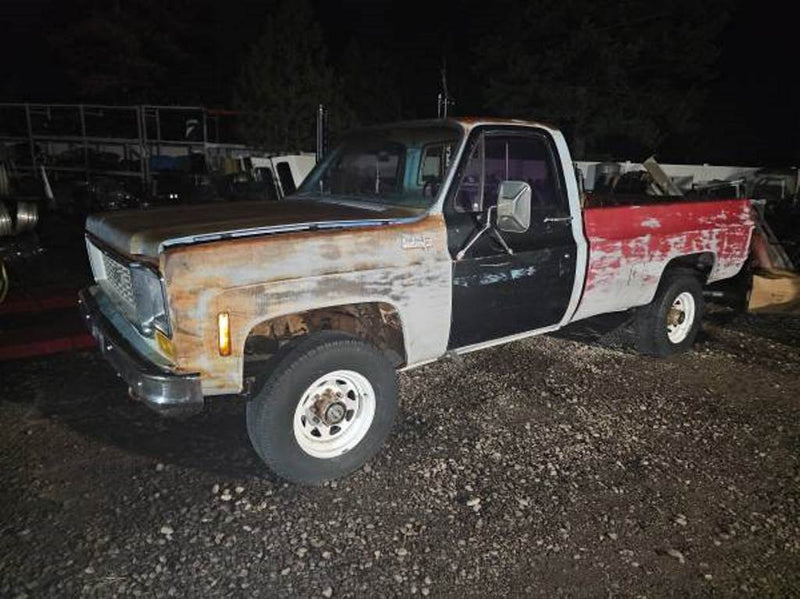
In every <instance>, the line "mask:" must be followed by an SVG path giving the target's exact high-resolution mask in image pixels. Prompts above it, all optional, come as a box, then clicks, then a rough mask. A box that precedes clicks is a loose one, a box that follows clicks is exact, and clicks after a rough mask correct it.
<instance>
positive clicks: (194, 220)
mask: <svg viewBox="0 0 800 599" xmlns="http://www.w3.org/2000/svg"><path fill="white" fill-rule="evenodd" d="M420 213H421V211H420V210H415V209H406V208H399V207H389V206H382V205H379V204H367V203H365V202H334V201H313V200H283V201H279V202H264V201H260V202H235V203H215V204H198V205H193V206H173V207H169V208H156V209H153V210H136V211H128V210H126V211H120V212H106V213H102V214H96V215H92V216H90V217H89V218H88V219H87V221H86V230H87V232H88V233H89V234H90V235H92V236H94V237H96V238H97V239H99V240H100V241H101V242H103V243H105V244H106V245H108V246H110V247H112V248H114V249H115V250H117V251H118V252H120V253H123V254H126V255H129V256H144V257H149V258H155V257H156V256H157V255H158V253H159V252H160V251H161V249H162V248H163V247H167V246H171V245H181V244H184V245H185V244H192V243H201V242H204V241H212V240H216V239H222V238H225V237H243V236H248V235H267V234H274V233H280V232H284V231H300V230H306V229H314V228H342V227H355V226H370V225H383V224H387V223H391V222H396V221H397V222H402V221H405V220H407V219H413V218H415V217H417V216H419V215H420Z"/></svg>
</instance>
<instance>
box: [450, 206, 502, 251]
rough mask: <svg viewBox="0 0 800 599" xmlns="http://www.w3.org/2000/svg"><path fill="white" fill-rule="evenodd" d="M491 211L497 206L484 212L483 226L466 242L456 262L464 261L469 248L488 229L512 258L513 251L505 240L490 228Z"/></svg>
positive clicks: (490, 207)
mask: <svg viewBox="0 0 800 599" xmlns="http://www.w3.org/2000/svg"><path fill="white" fill-rule="evenodd" d="M492 210H497V206H489V208H488V209H487V210H486V222H485V223H484V224H483V228H482V229H481V230H480V231H476V232H475V234H474V235H473V236H472V237H471V238H470V240H469V241H468V242H467V245H465V246H464V247H463V248H462V249H461V250H460V251H459V252H458V253H457V254H456V261H457V262H458V261H460V260H463V259H464V256H465V255H466V253H467V251H468V250H469V248H471V247H472V246H473V245H475V242H476V241H478V239H480V238H481V236H482V235H483V234H484V233H486V231H488V230H489V229H492V233H494V234H495V237H497V239H498V240H499V241H500V245H502V246H503V248H504V249H505V250H506V251H507V252H508V253H509V254H510V255H512V256H513V255H514V251H513V250H512V249H511V248H510V247H508V244H507V243H506V240H505V239H503V236H502V235H500V232H499V231H498V230H497V229H495V228H494V227H492Z"/></svg>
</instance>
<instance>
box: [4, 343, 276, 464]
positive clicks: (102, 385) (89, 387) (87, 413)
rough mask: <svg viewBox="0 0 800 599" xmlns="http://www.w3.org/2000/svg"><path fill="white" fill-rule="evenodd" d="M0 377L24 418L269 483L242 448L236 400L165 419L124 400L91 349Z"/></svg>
mask: <svg viewBox="0 0 800 599" xmlns="http://www.w3.org/2000/svg"><path fill="white" fill-rule="evenodd" d="M0 379H2V380H3V381H4V387H6V389H5V392H4V394H3V395H4V396H5V397H4V399H5V400H6V401H13V402H15V403H21V404H27V405H29V406H30V410H29V415H30V416H29V417H31V418H42V417H46V418H50V419H53V420H57V421H59V422H62V423H63V424H65V425H66V426H68V427H69V428H71V429H73V430H75V431H77V432H78V433H80V434H81V435H83V436H85V437H88V438H90V439H93V440H96V441H98V442H100V443H101V444H104V445H112V446H116V447H119V448H121V449H123V450H125V451H128V452H132V453H135V454H138V455H142V456H147V457H149V458H152V459H154V460H157V461H158V462H162V463H164V464H173V465H179V466H183V467H188V468H197V469H200V470H205V471H208V472H212V473H215V474H221V475H225V476H235V477H247V478H249V477H256V476H257V477H262V478H263V477H266V478H270V479H272V478H274V477H273V476H272V475H271V473H270V472H269V470H268V469H267V468H266V467H264V466H263V464H262V462H261V461H260V459H259V458H258V456H257V455H256V454H255V453H254V452H253V450H252V448H251V447H250V442H249V439H248V438H247V432H246V427H245V416H244V407H245V403H244V401H243V400H242V399H240V398H238V397H224V398H220V399H217V400H215V401H212V402H210V404H209V406H208V409H207V410H205V411H204V412H203V413H202V414H200V415H198V416H195V417H192V418H189V419H186V420H171V419H165V418H162V417H160V416H158V415H157V414H155V413H153V412H151V411H150V410H149V409H148V408H146V407H145V406H143V405H141V404H138V403H136V402H134V401H133V400H131V399H129V398H128V394H127V388H126V386H125V383H124V382H123V381H122V380H121V379H119V378H117V376H116V375H115V374H114V372H113V371H112V369H111V367H110V366H109V365H108V364H106V363H105V361H104V360H103V359H102V357H101V356H100V355H99V353H98V352H96V351H90V352H75V353H71V354H62V355H59V356H56V357H49V358H37V359H33V360H20V361H15V362H5V363H2V364H0Z"/></svg>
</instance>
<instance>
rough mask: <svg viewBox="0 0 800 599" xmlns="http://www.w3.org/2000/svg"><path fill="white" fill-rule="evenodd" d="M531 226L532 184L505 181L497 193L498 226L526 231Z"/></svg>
mask: <svg viewBox="0 0 800 599" xmlns="http://www.w3.org/2000/svg"><path fill="white" fill-rule="evenodd" d="M530 226H531V186H530V185H528V184H527V183H525V182H524V181H503V182H502V183H501V184H500V191H499V192H498V194H497V228H498V229H500V230H501V231H506V232H508V233H524V232H525V231H527V230H528V228H529V227H530Z"/></svg>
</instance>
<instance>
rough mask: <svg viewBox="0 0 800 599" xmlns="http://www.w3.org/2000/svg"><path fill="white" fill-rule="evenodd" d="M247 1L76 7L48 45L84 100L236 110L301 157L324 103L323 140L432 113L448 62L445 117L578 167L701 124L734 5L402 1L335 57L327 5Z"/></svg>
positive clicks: (135, 0) (244, 125)
mask: <svg viewBox="0 0 800 599" xmlns="http://www.w3.org/2000/svg"><path fill="white" fill-rule="evenodd" d="M257 4H258V3H255V2H254V1H250V0H242V1H241V2H239V3H238V4H237V3H233V4H231V6H229V7H228V9H227V10H226V9H225V7H224V6H222V7H221V5H219V4H214V3H211V2H209V1H205V0H196V1H195V2H191V1H190V0H178V1H176V2H174V3H157V2H149V1H147V0H127V1H126V2H124V3H123V2H119V1H115V2H110V3H107V2H102V3H95V2H91V1H90V0H86V1H85V3H84V11H83V14H82V16H81V17H80V18H78V19H77V20H76V21H75V22H74V23H73V24H72V26H70V27H69V28H66V29H63V30H58V29H57V30H55V31H54V32H53V33H52V34H51V35H50V37H49V41H50V43H51V44H52V47H53V48H54V49H55V50H56V52H57V54H58V57H59V61H60V64H61V67H62V70H63V73H64V77H65V78H66V80H67V83H65V86H67V87H68V88H69V89H71V90H73V91H74V93H75V95H76V96H77V97H79V99H81V100H83V101H98V100H100V101H119V100H122V101H125V102H137V103H138V102H148V103H156V102H164V103H167V102H175V101H179V102H195V103H199V104H212V103H217V104H227V105H232V106H233V107H234V108H235V109H237V110H239V111H241V112H242V118H241V133H242V135H243V136H244V137H245V138H246V140H247V141H248V142H249V143H253V144H257V145H259V146H262V147H264V148H268V149H275V150H296V149H311V148H313V144H314V115H315V113H316V108H317V105H318V104H320V103H322V104H325V105H326V106H327V107H328V108H329V114H330V122H331V128H332V130H333V132H334V134H335V133H336V132H339V131H341V130H344V129H346V128H349V127H352V126H355V125H359V124H370V123H375V122H380V121H389V120H398V119H402V118H416V117H433V116H435V111H436V94H437V92H438V91H439V85H438V84H439V78H438V73H439V68H440V66H441V65H442V64H443V63H444V62H445V61H446V63H447V66H448V75H449V79H448V83H449V87H450V90H451V92H452V93H453V95H454V96H455V97H456V105H455V107H454V114H468V113H469V114H487V115H493V116H509V117H518V118H532V119H538V120H544V121H548V122H553V123H555V124H557V125H559V126H561V127H562V128H563V129H564V130H565V131H566V132H567V133H568V136H569V137H570V140H571V142H572V143H573V145H574V147H575V149H576V152H577V154H578V155H579V156H584V157H585V156H598V155H601V154H613V153H615V152H616V153H620V152H627V153H628V154H630V153H631V152H633V153H639V154H643V153H647V152H652V151H657V150H658V149H659V148H660V147H662V146H663V144H664V143H666V142H668V141H669V139H670V138H674V137H675V136H686V135H687V134H691V133H692V132H693V131H695V132H696V131H697V130H698V129H699V128H701V126H702V123H701V122H700V115H701V114H702V111H703V108H704V106H705V102H706V98H707V90H708V87H709V85H710V83H711V82H712V80H713V77H714V74H715V61H716V60H717V57H718V55H719V36H720V34H721V32H722V31H723V30H724V27H725V25H726V23H727V21H728V19H729V17H730V15H731V11H732V10H733V5H732V0H707V1H706V2H702V3H700V2H696V1H694V0H674V1H673V2H671V3H665V4H662V5H657V4H653V3H651V2H645V1H644V0H618V1H617V2H610V3H600V2H594V1H589V0H560V1H558V2H553V1H550V0H528V1H525V2H523V1H520V0H493V2H492V3H491V6H490V7H486V6H484V7H482V8H481V9H473V8H468V7H466V6H462V5H456V6H454V7H452V8H447V9H440V11H439V12H438V13H434V16H433V17H426V15H427V14H428V12H427V9H426V8H425V7H426V5H425V4H424V3H419V4H416V3H412V4H411V5H409V7H408V9H407V11H405V12H404V13H402V14H404V15H405V16H404V18H405V19H406V20H405V21H403V22H402V23H399V24H398V25H397V26H396V27H394V26H393V24H392V23H384V24H383V25H382V26H383V27H384V29H379V30H378V31H377V33H374V32H373V33H374V34H373V35H372V36H369V35H362V34H361V32H360V31H359V30H355V31H350V32H349V33H347V34H342V35H340V36H339V38H342V37H344V38H345V39H338V40H337V41H336V43H335V44H334V45H335V51H334V52H332V51H331V43H330V41H329V40H330V39H332V38H336V35H335V34H336V33H337V31H338V28H341V27H343V25H342V22H341V19H339V17H338V16H337V15H336V12H335V9H332V8H330V5H328V6H327V7H325V6H324V5H322V4H321V3H318V4H316V5H315V4H314V3H312V2H311V0H277V1H276V2H271V3H270V2H267V3H266V4H267V5H268V6H269V10H268V11H267V13H266V14H264V13H263V12H260V13H258V14H259V16H258V18H254V19H251V18H249V15H250V14H251V12H252V11H253V10H254V7H256V6H257ZM260 4H264V3H263V2H262V3H260ZM367 4H368V3H363V4H359V3H358V2H355V9H356V10H361V9H362V8H363V9H364V10H366V8H364V7H366V6H367ZM198 7H201V8H198ZM351 8H352V7H351ZM417 9H418V10H417ZM415 10H416V11H417V12H416V15H418V21H415V20H414V19H415V18H416V16H415V12H414V11H415ZM326 11H327V12H326ZM323 13H324V14H323ZM406 13H410V15H409V14H406ZM393 14H394V13H393ZM396 14H401V13H400V12H397V13H396ZM320 15H322V17H324V19H323V18H322V17H321V16H320ZM331 15H333V16H331ZM382 32H390V33H391V35H392V36H394V37H393V42H391V43H389V42H386V43H384V41H383V40H382V38H381V35H382ZM198 65H200V66H198Z"/></svg>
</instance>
